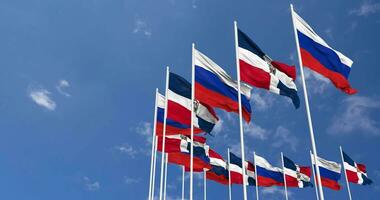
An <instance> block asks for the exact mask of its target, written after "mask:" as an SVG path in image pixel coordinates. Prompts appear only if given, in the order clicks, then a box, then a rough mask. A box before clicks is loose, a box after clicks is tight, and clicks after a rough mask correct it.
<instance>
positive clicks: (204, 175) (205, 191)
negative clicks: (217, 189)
mask: <svg viewBox="0 0 380 200" xmlns="http://www.w3.org/2000/svg"><path fill="white" fill-rule="evenodd" d="M206 179H207V177H206V169H204V168H203V199H204V200H206V199H207V180H206Z"/></svg>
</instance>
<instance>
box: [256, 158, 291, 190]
mask: <svg viewBox="0 0 380 200" xmlns="http://www.w3.org/2000/svg"><path fill="white" fill-rule="evenodd" d="M255 165H256V170H257V184H258V185H259V186H264V187H270V186H274V185H277V186H284V175H283V174H282V169H281V168H278V167H273V166H272V165H271V164H270V163H269V162H268V161H267V160H266V159H265V158H263V157H260V156H258V155H255Z"/></svg>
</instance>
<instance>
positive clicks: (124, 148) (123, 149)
mask: <svg viewBox="0 0 380 200" xmlns="http://www.w3.org/2000/svg"><path fill="white" fill-rule="evenodd" d="M114 148H115V149H116V150H117V151H119V152H120V153H123V154H127V155H128V156H129V157H131V158H135V156H136V154H137V153H138V151H137V150H135V148H133V146H131V145H129V144H122V145H118V146H115V147H114Z"/></svg>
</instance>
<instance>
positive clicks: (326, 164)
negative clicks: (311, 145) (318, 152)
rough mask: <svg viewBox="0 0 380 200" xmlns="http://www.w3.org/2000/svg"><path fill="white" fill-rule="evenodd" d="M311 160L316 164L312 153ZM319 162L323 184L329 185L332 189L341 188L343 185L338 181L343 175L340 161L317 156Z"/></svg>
mask: <svg viewBox="0 0 380 200" xmlns="http://www.w3.org/2000/svg"><path fill="white" fill-rule="evenodd" d="M311 160H312V163H313V165H314V166H315V163H314V156H313V155H311ZM317 162H318V166H319V173H320V175H321V181H322V186H324V187H328V188H330V189H332V190H340V188H341V186H340V185H339V183H338V181H339V179H340V176H341V174H340V171H341V165H340V164H339V163H336V162H333V161H328V160H325V159H323V158H320V157H318V158H317Z"/></svg>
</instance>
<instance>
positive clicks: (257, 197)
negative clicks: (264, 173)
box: [253, 152, 259, 200]
mask: <svg viewBox="0 0 380 200" xmlns="http://www.w3.org/2000/svg"><path fill="white" fill-rule="evenodd" d="M253 162H254V166H255V183H256V200H259V179H257V167H256V152H253Z"/></svg>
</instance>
